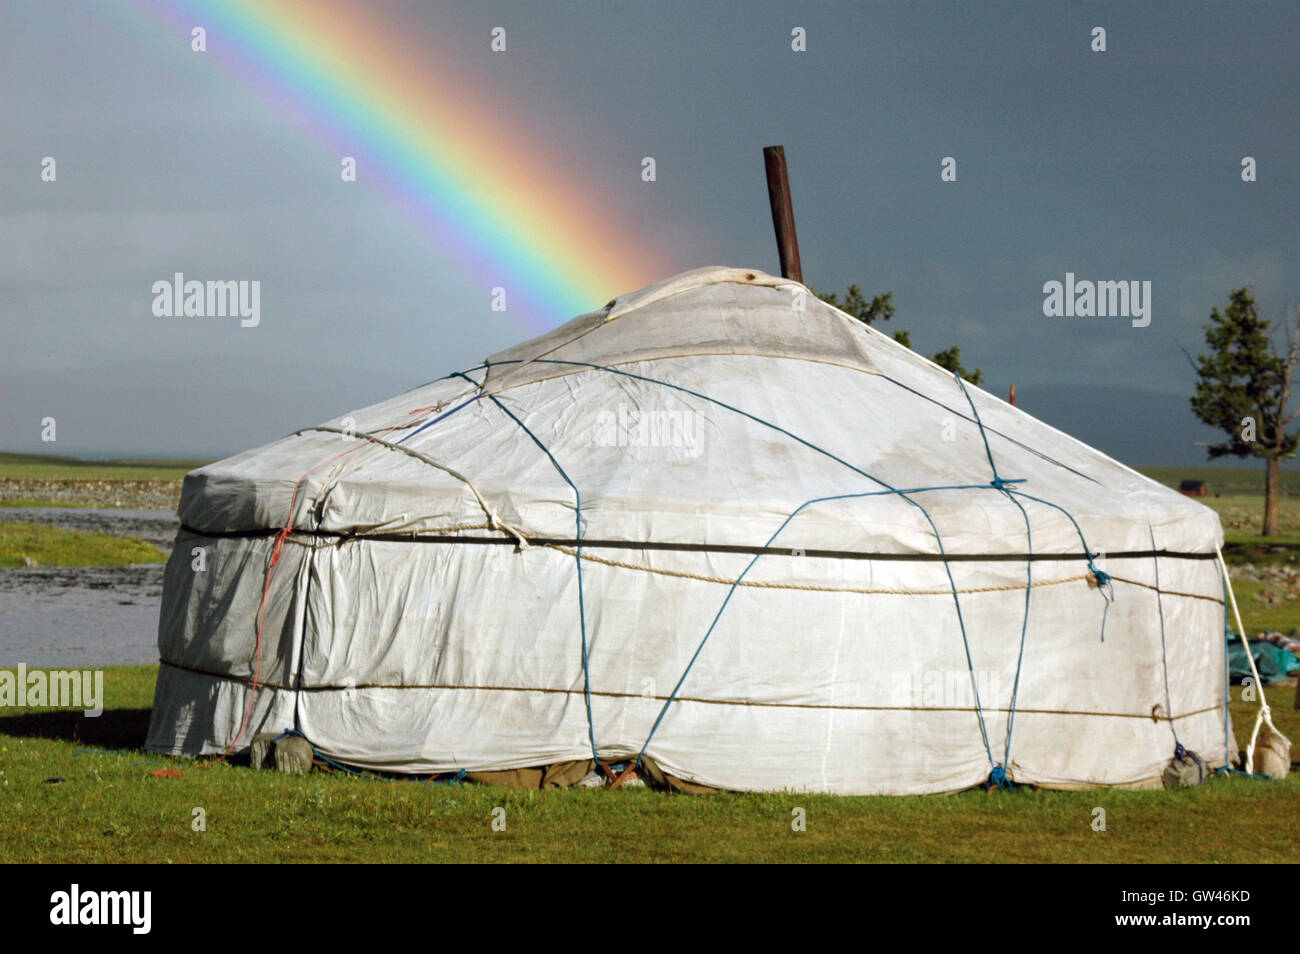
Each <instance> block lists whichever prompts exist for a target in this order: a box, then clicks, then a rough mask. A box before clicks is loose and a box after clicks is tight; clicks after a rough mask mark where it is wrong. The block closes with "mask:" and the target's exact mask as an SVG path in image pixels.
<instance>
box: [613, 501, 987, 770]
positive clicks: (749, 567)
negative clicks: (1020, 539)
mask: <svg viewBox="0 0 1300 954" xmlns="http://www.w3.org/2000/svg"><path fill="white" fill-rule="evenodd" d="M988 489H990V488H989V486H988V485H986V484H954V485H952V486H947V487H909V488H907V489H904V490H898V489H892V488H891V489H889V490H870V491H864V492H862V493H855V494H836V495H834V496H830V497H814V498H813V499H812V500H807V501H804V502H803V503H802V504H800V505H799V506H798V507H797V508H796V509H795V510H794V511H793V512H792V513H791V514H790V515H789V516H788V517H786V518H785V520H783V521H782V522H781V525H780V526H779V527H777V528H776V531H775V532H774V533H773V534H772V535H771V536H770V537H768V538H767V542H766V543H765V544H764V545H763V548H764V549H767V548H769V547H771V546H772V544H773V543H774V542H775V541H776V538H777V537H778V536H780V535H781V533H782V531H784V530H785V528H786V527H787V526H789V524H790V522H791V521H792V520H794V518H795V517H797V516H798V515H799V514H800V513H801V512H802V511H804V510H805V509H806V508H808V507H810V506H813V505H814V504H819V503H827V502H829V501H832V500H853V499H858V498H862V497H882V496H889V495H891V494H900V495H901V494H913V493H925V492H929V491H939V490H988ZM763 555H764V554H763V553H761V552H760V553H756V554H754V556H753V557H752V558H751V559H750V561H749V563H748V564H747V565H746V566H745V568H744V570H742V571H741V573H740V575H739V576H737V577H736V579H735V580H733V581H732V582H731V584H730V585H729V586H728V587H727V595H726V596H725V597H724V598H723V600H722V605H721V606H720V607H718V612H717V613H716V614H715V615H714V617H713V622H711V623H710V624H709V628H708V630H707V631H706V632H705V633H704V638H703V639H701V640H700V644H699V646H697V647H696V648H695V652H694V654H692V656H691V658H690V661H689V662H688V663H687V664H686V669H685V670H684V671H683V672H682V675H681V678H680V679H678V680H677V684H676V685H675V686H674V687H673V691H672V692H671V693H669V695H668V698H667V699H666V700H664V704H663V706H662V708H660V710H659V716H658V717H657V718H656V719H655V721H654V725H653V726H652V727H651V728H650V734H649V735H648V736H646V740H645V744H644V745H642V746H641V751H640V752H639V753H638V754H637V757H636V765H637V766H640V764H641V760H642V759H643V758H644V757H645V753H646V749H647V748H649V746H650V742H651V740H652V739H653V738H654V736H655V733H656V732H657V731H658V730H659V723H661V722H662V721H663V719H664V716H665V715H666V714H667V713H668V707H669V706H670V705H671V704H672V703H673V701H674V700H675V699H676V697H677V693H678V692H679V691H680V690H681V688H682V685H683V684H684V683H685V682H686V677H687V676H688V675H689V674H690V671H691V668H692V667H693V666H694V665H695V660H696V659H698V658H699V656H700V653H701V652H702V651H703V650H704V644H705V643H707V642H708V641H709V637H710V636H711V635H713V630H714V629H715V628H716V627H717V625H718V621H719V620H720V619H721V618H722V613H723V610H725V609H726V608H727V604H728V603H730V602H731V597H732V596H733V595H734V594H735V592H736V590H737V588H738V587H739V586H740V584H741V582H742V581H743V580H744V579H745V577H746V576H748V575H749V571H750V570H752V569H753V568H754V564H755V563H757V562H758V560H759V558H760V557H762V556H763ZM965 635H966V634H965V629H964V628H963V630H962V636H963V639H964V638H965ZM966 658H967V660H968V662H969V660H970V654H969V650H968V651H967V657H966ZM971 675H972V680H971V681H972V684H973V685H976V684H975V680H974V669H973V668H972V669H971ZM975 712H976V715H977V716H978V718H979V724H980V734H981V736H982V737H983V740H984V749H985V751H986V752H987V754H988V756H989V764H990V765H995V762H994V759H993V749H992V746H990V744H989V739H988V732H987V730H986V728H985V721H984V712H983V708H982V706H981V703H980V698H979V689H978V686H977V685H976V689H975Z"/></svg>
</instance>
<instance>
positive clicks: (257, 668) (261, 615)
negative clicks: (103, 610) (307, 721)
mask: <svg viewBox="0 0 1300 954" xmlns="http://www.w3.org/2000/svg"><path fill="white" fill-rule="evenodd" d="M411 413H412V414H415V413H418V412H417V411H412V412H411ZM404 426H405V425H402V424H394V425H392V426H391V427H385V428H383V429H381V430H379V431H377V432H376V433H377V434H387V433H389V432H390V431H395V430H398V429H400V428H401V427H404ZM369 443H370V442H369V441H368V440H365V439H363V440H361V441H360V442H358V443H357V444H355V445H354V446H352V447H349V448H348V449H347V450H345V451H342V452H340V453H338V454H335V455H334V456H333V457H331V458H330V459H329V460H325V461H322V462H321V463H319V464H317V465H316V466H315V467H313V468H312V469H311V470H309V471H307V472H306V473H305V474H303V475H302V476H301V477H299V478H298V479H297V481H295V482H294V485H293V495H292V496H291V497H290V498H289V517H288V520H287V522H286V523H285V525H284V526H283V527H281V528H280V532H279V533H278V534H276V537H275V545H274V546H272V547H271V562H270V563H269V564H268V565H267V567H266V580H265V582H264V583H263V584H262V600H261V603H259V604H258V607H257V639H256V648H255V651H254V653H255V654H254V659H253V682H252V685H251V686H250V687H249V690H248V705H247V706H246V707H245V709H244V718H243V720H242V721H241V722H240V724H239V731H238V732H236V733H235V737H234V739H233V740H231V743H230V744H229V745H228V746H226V750H225V751H224V752H222V753H221V757H220V758H218V759H217V760H216V761H217V762H222V761H224V760H225V758H226V756H227V755H229V754H230V753H231V752H232V751H233V750H234V748H235V746H236V745H238V744H239V740H240V739H242V738H243V737H244V732H245V731H246V730H247V729H248V723H249V720H250V719H251V718H252V716H253V705H254V703H255V702H256V701H257V685H258V683H259V682H260V681H261V675H262V628H263V626H265V625H266V600H267V596H268V595H269V594H270V592H271V576H272V574H273V573H274V572H275V566H276V564H277V563H279V562H280V557H281V555H282V554H283V553H284V541H285V540H286V539H287V538H288V536H289V534H290V533H292V532H293V529H294V528H293V514H294V508H295V507H297V505H298V491H299V489H300V488H301V487H302V483H303V481H304V480H306V479H307V478H308V477H310V476H311V475H312V474H314V473H316V471H318V470H320V469H321V468H322V467H326V466H328V465H330V464H332V463H334V462H335V461H336V460H339V459H340V458H343V457H346V456H348V455H349V454H351V453H353V452H354V451H358V450H360V449H361V448H363V447H365V446H366V445H367V444H369ZM213 764H216V763H213Z"/></svg>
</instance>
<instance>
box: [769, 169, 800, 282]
mask: <svg viewBox="0 0 1300 954" xmlns="http://www.w3.org/2000/svg"><path fill="white" fill-rule="evenodd" d="M763 163H764V165H766V166H767V197H768V200H769V201H770V202H771V203H772V227H773V228H774V229H776V251H777V254H778V255H779V256H780V257H781V277H783V278H793V279H794V280H795V281H797V282H802V281H803V266H802V265H801V264H800V262H799V239H798V237H797V236H796V235H795V232H794V205H793V204H792V203H791V202H790V177H789V175H788V173H787V172H786V167H785V147H784V146H767V147H765V148H764V149H763Z"/></svg>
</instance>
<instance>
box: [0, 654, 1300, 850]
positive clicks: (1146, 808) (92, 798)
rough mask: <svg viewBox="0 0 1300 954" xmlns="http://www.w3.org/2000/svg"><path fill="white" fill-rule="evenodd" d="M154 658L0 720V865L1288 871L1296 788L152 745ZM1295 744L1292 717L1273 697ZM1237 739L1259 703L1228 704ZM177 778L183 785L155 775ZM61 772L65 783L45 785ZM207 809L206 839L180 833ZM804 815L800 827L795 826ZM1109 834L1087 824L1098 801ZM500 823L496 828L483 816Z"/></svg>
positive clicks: (1298, 840)
mask: <svg viewBox="0 0 1300 954" xmlns="http://www.w3.org/2000/svg"><path fill="white" fill-rule="evenodd" d="M155 673H156V669H155V668H154V667H152V666H132V667H121V668H113V669H108V670H106V672H105V694H106V696H107V704H106V706H105V711H104V714H103V715H102V716H101V717H100V718H98V719H86V718H84V717H82V716H81V715H80V713H74V712H67V711H51V710H43V711H32V710H7V711H6V712H5V713H4V714H3V715H0V818H3V819H4V824H3V825H0V862H76V863H86V862H245V861H246V862H266V861H277V862H298V863H308V862H325V861H397V862H407V861H412V862H413V861H421V862H424V861H488V862H496V861H602V862H614V861H662V862H676V861H880V862H983V861H1018V862H1037V863H1045V862H1097V863H1114V862H1257V861H1271V862H1295V861H1297V860H1300V818H1297V814H1296V812H1295V806H1296V804H1297V798H1298V797H1300V779H1297V778H1296V777H1294V776H1293V777H1290V778H1288V779H1286V780H1285V781H1256V780H1252V779H1246V778H1241V777H1231V778H1217V779H1213V780H1212V781H1210V782H1209V783H1207V784H1206V785H1203V786H1201V787H1199V788H1194V789H1187V790H1183V791H1173V792H1164V791H1153V792H1122V791H1112V790H1105V789H1103V790H1093V791H1086V792H1049V791H1035V790H1032V789H1028V788H1020V789H1017V790H1015V791H1014V792H996V793H992V794H985V793H984V792H981V791H973V792H964V793H961V794H958V795H953V796H950V797H939V796H927V797H915V798H843V797H836V796H828V795H792V794H763V795H735V794H720V795H712V796H703V797H692V796H685V795H664V794H661V793H658V792H653V791H649V790H645V789H639V790H635V789H634V790H625V791H604V790H595V791H592V790H572V789H570V790H550V791H541V792H537V791H533V792H524V791H513V790H508V789H501V788H493V787H488V786H477V785H464V786H460V785H456V786H451V785H431V784H419V783H413V782H390V781H374V780H370V779H359V778H353V777H348V776H343V775H335V774H322V773H313V774H312V775H310V776H306V777H298V776H282V775H278V774H276V773H274V772H256V771H253V770H252V769H249V768H245V767H240V766H234V765H228V764H215V763H212V762H204V763H195V762H191V761H187V760H183V759H170V758H163V757H160V756H155V755H151V754H144V753H142V752H140V751H139V750H138V748H137V746H139V745H140V744H141V742H142V740H143V738H144V734H145V729H146V727H147V725H148V719H149V711H148V710H149V707H150V705H151V703H152V698H153V695H152V694H153V681H154V676H155ZM1273 704H1274V706H1275V716H1274V718H1275V721H1276V722H1277V724H1278V728H1279V729H1281V730H1282V731H1283V732H1284V733H1286V734H1287V735H1288V736H1290V737H1291V738H1296V739H1300V718H1297V716H1300V713H1297V712H1296V711H1295V710H1293V709H1291V708H1290V705H1289V702H1288V701H1287V700H1285V699H1284V698H1281V697H1280V696H1279V697H1278V698H1275V699H1274V700H1273ZM1232 709H1233V718H1234V722H1235V726H1236V729H1237V733H1238V737H1239V738H1242V737H1243V736H1244V734H1245V733H1246V732H1247V731H1249V728H1250V724H1251V723H1250V721H1249V720H1250V718H1251V716H1252V715H1253V707H1252V706H1248V705H1245V704H1242V703H1235V702H1234V703H1233V706H1232ZM166 769H172V770H174V771H177V772H179V773H180V775H181V777H179V778H174V777H159V776H156V775H154V773H155V772H157V771H162V770H166ZM52 777H57V778H62V779H64V781H62V782H58V783H47V782H46V781H45V780H46V779H49V778H52ZM196 807H199V808H203V809H204V811H205V813H206V822H207V830H206V831H194V830H192V820H193V817H194V815H193V811H194V809H195V808H196ZM796 807H797V808H803V809H804V810H805V811H806V813H807V830H806V831H804V832H794V831H792V830H791V818H792V815H791V812H792V809H794V808H796ZM1096 807H1101V808H1104V809H1105V811H1106V831H1104V832H1097V831H1093V830H1092V827H1091V822H1092V820H1093V817H1094V815H1093V809H1094V808H1096ZM496 808H503V809H504V810H505V822H506V830H505V831H500V832H497V831H493V830H492V826H491V822H492V817H493V810H494V809H496Z"/></svg>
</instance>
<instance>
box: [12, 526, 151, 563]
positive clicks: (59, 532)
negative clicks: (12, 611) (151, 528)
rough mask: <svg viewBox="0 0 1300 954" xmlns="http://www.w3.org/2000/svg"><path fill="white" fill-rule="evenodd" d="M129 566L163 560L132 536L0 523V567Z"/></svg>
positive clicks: (149, 545) (147, 544) (141, 541)
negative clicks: (33, 564) (32, 565)
mask: <svg viewBox="0 0 1300 954" xmlns="http://www.w3.org/2000/svg"><path fill="white" fill-rule="evenodd" d="M28 559H31V560H34V561H35V562H36V565H37V566H130V565H131V564H133V563H162V562H164V561H165V560H166V559H167V554H165V553H163V552H162V551H161V550H159V549H158V548H157V547H155V546H154V545H153V544H151V543H145V542H144V541H143V540H138V539H136V538H135V537H118V536H113V535H112V534H107V533H85V532H82V531H79V530H63V529H60V528H58V527H46V526H42V525H40V524H35V523H0V567H15V566H27V565H28V564H27V560H28Z"/></svg>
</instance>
